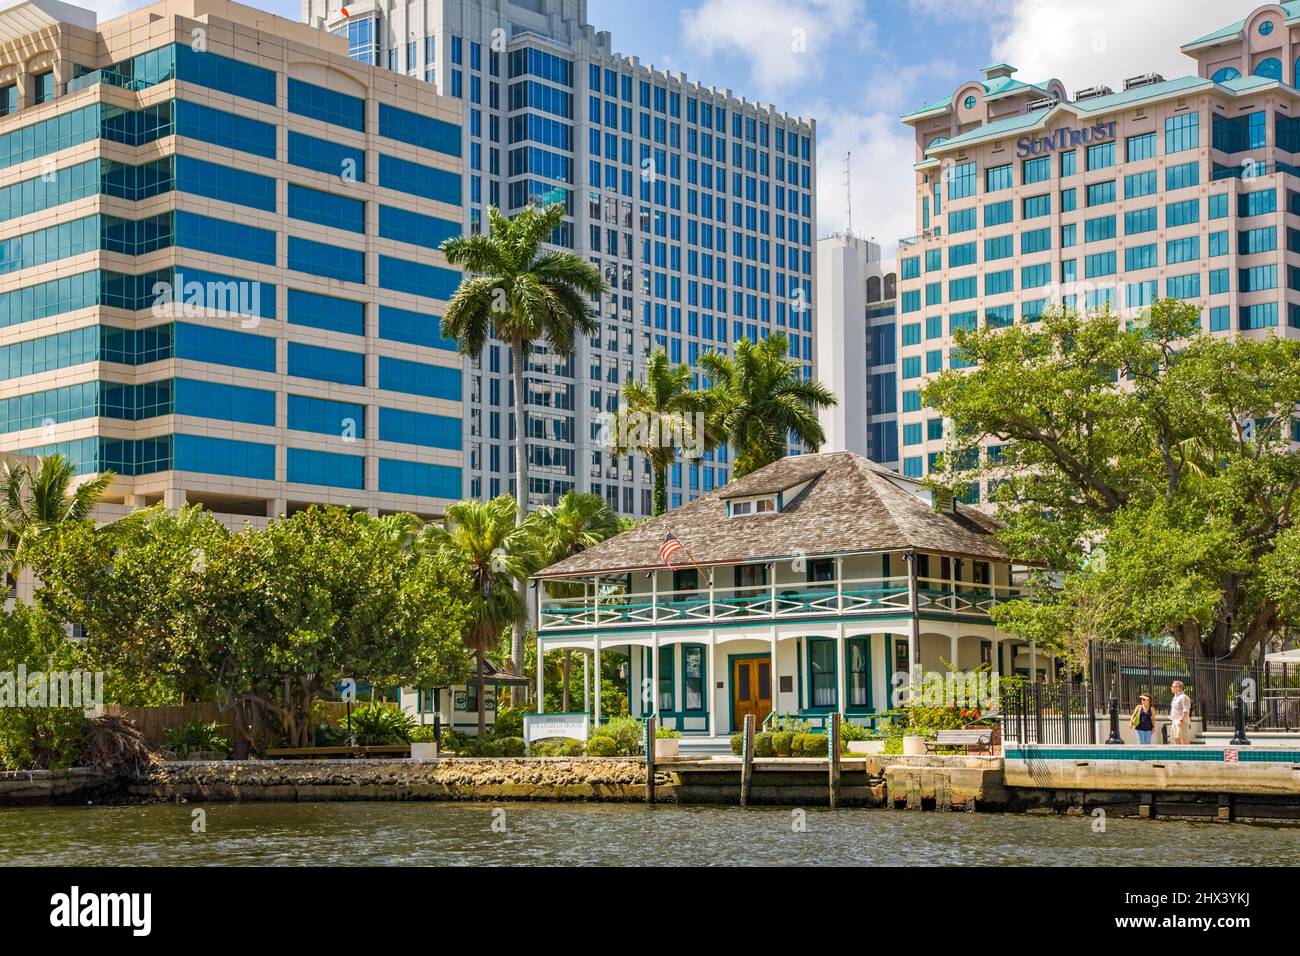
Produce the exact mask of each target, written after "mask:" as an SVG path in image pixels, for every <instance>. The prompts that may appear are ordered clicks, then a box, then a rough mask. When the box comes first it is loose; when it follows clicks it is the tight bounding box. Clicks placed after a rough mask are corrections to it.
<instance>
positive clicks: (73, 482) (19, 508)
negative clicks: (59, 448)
mask: <svg viewBox="0 0 1300 956" xmlns="http://www.w3.org/2000/svg"><path fill="white" fill-rule="evenodd" d="M116 477H117V476H116V475H114V474H113V473H112V472H104V473H103V474H100V475H97V476H96V477H94V478H89V479H87V480H85V481H81V482H78V481H77V473H76V469H74V468H73V466H72V464H71V463H70V462H68V461H67V460H66V459H64V458H63V456H61V455H50V456H48V457H46V458H41V459H39V460H38V462H37V464H36V467H35V468H33V467H32V466H31V465H29V464H28V463H26V462H25V461H23V460H22V459H15V460H13V461H4V462H0V572H8V573H10V574H12V575H14V576H15V577H16V576H17V575H18V572H19V571H21V570H22V569H23V568H24V567H25V566H26V564H27V559H28V552H29V551H30V549H31V547H32V545H33V544H34V543H35V541H36V540H37V538H38V537H39V536H40V535H41V534H42V533H44V532H45V531H48V530H49V529H51V528H54V527H57V526H58V525H59V524H61V523H63V522H65V521H85V520H86V519H87V518H89V517H90V512H91V509H92V508H93V507H94V505H95V502H97V501H98V500H99V499H100V497H101V496H102V495H103V494H104V492H105V491H106V490H107V489H108V486H109V485H111V484H112V483H113V479H114V478H116Z"/></svg>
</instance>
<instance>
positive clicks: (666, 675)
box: [655, 644, 674, 713]
mask: <svg viewBox="0 0 1300 956" xmlns="http://www.w3.org/2000/svg"><path fill="white" fill-rule="evenodd" d="M657 670H658V671H659V673H657V674H656V675H655V680H656V683H657V684H658V686H659V710H660V711H668V712H669V713H671V712H672V711H673V709H674V704H673V645H672V644H669V645H668V646H667V647H661V648H659V662H658V667H657Z"/></svg>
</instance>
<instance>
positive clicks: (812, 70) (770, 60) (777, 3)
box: [681, 0, 872, 98]
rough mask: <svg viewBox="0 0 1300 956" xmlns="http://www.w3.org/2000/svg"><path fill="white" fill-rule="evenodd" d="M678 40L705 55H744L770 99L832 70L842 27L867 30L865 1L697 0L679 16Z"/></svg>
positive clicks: (864, 35)
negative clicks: (831, 48)
mask: <svg viewBox="0 0 1300 956" xmlns="http://www.w3.org/2000/svg"><path fill="white" fill-rule="evenodd" d="M681 23H682V40H683V42H684V44H685V46H686V47H687V48H688V49H690V48H694V49H695V50H696V51H698V52H699V53H701V54H703V55H704V56H705V57H711V56H715V55H727V56H740V57H745V58H748V59H749V60H750V61H751V62H750V74H751V81H752V84H753V89H754V90H755V91H756V92H758V93H759V94H760V95H762V96H764V97H769V98H775V97H776V96H777V95H778V94H781V93H786V94H788V92H789V89H790V87H791V86H793V85H797V84H800V83H804V82H807V81H809V80H814V79H817V78H818V77H821V76H823V75H825V73H826V72H827V68H828V67H829V68H830V72H831V73H834V67H835V63H834V59H833V57H832V56H831V55H830V52H829V51H830V47H831V45H832V44H835V43H838V42H839V41H841V40H842V39H843V38H844V35H845V31H850V30H856V31H858V32H859V46H862V45H864V44H866V43H867V42H868V37H869V36H870V34H871V32H872V27H871V24H870V21H869V20H868V19H867V17H866V12H865V4H864V0H702V2H701V3H700V5H699V6H698V7H695V8H693V9H689V10H684V11H682V14H681Z"/></svg>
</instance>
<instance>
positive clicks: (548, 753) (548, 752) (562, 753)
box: [530, 737, 584, 757]
mask: <svg viewBox="0 0 1300 956" xmlns="http://www.w3.org/2000/svg"><path fill="white" fill-rule="evenodd" d="M530 750H531V752H532V754H533V756H534V757H581V756H582V754H583V751H584V747H583V743H582V741H581V740H574V739H573V738H571V737H550V738H548V739H546V740H537V741H534V742H533V745H532V747H531V748H530Z"/></svg>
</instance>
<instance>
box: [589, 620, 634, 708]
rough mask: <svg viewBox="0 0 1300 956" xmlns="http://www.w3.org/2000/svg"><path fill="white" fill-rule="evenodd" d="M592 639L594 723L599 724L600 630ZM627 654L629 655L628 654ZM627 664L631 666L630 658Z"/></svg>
mask: <svg viewBox="0 0 1300 956" xmlns="http://www.w3.org/2000/svg"><path fill="white" fill-rule="evenodd" d="M594 640H595V642H596V653H595V661H594V662H593V665H592V666H593V667H594V669H595V671H596V714H595V717H596V723H598V724H599V723H600V685H601V680H600V674H601V670H600V632H599V631H597V632H596V634H595V638H594ZM628 656H629V657H630V656H631V655H630V654H629V655H628ZM628 666H629V667H631V666H632V662H631V661H630V660H629V661H628Z"/></svg>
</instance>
